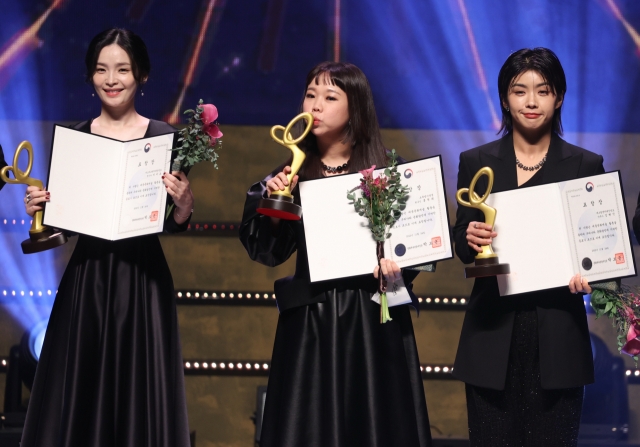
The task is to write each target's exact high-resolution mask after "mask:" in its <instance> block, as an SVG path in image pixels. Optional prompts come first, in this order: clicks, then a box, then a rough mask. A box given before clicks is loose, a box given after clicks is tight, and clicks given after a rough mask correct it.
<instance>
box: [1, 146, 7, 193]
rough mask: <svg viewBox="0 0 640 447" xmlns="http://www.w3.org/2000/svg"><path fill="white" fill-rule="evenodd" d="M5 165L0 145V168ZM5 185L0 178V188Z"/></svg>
mask: <svg viewBox="0 0 640 447" xmlns="http://www.w3.org/2000/svg"><path fill="white" fill-rule="evenodd" d="M5 166H7V162H6V161H4V153H3V152H2V146H0V169H2V168H4V167H5ZM4 185H5V183H4V182H3V181H2V179H0V189H2V187H3V186H4Z"/></svg>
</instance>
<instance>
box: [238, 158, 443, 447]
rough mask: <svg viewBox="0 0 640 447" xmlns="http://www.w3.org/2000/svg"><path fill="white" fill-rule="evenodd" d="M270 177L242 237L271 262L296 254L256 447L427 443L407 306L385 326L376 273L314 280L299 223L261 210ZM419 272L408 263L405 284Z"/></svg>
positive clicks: (249, 206) (256, 188)
mask: <svg viewBox="0 0 640 447" xmlns="http://www.w3.org/2000/svg"><path fill="white" fill-rule="evenodd" d="M280 171H281V169H278V170H276V171H274V173H272V174H271V176H273V175H274V174H276V173H278V172H280ZM271 176H269V177H267V178H266V179H264V180H263V181H262V182H259V183H256V184H255V185H253V186H252V187H251V189H250V190H249V191H248V193H247V199H246V203H245V210H244V216H243V219H242V225H241V228H240V239H241V241H242V243H243V245H244V246H245V248H246V249H247V251H248V253H249V256H250V257H251V259H253V260H256V261H258V262H261V263H262V264H265V265H268V266H274V265H278V264H280V263H282V262H284V261H286V260H287V259H288V258H289V257H290V256H291V255H292V254H293V252H294V251H296V250H297V252H298V254H297V262H296V272H295V275H294V276H293V277H288V278H283V279H281V280H278V281H276V284H275V293H276V299H277V302H278V307H279V310H280V318H279V319H278V327H277V331H276V338H275V342H274V348H273V356H272V361H271V372H270V375H269V385H268V390H267V399H266V403H265V408H264V417H263V423H262V434H261V440H260V446H261V447H275V446H277V447H294V446H295V447H299V446H305V447H328V446H331V447H347V446H348V447H352V446H358V447H368V446H371V447H374V446H375V447H390V446H398V447H414V446H415V447H426V446H429V445H431V434H430V430H429V419H428V416H427V407H426V401H425V397H424V389H423V385H422V377H421V374H420V366H419V362H418V354H417V349H416V344H415V338H414V334H413V325H412V322H411V315H410V313H409V308H408V307H407V306H397V307H392V308H391V309H390V313H391V317H392V318H393V320H392V321H390V322H387V323H385V324H380V306H379V305H378V304H376V303H374V302H372V301H371V296H372V294H373V293H375V290H376V282H375V280H374V278H373V275H366V276H358V277H352V278H347V279H343V280H339V281H327V282H324V283H321V284H311V283H310V282H309V270H308V261H307V253H306V244H305V237H304V229H303V224H302V222H301V221H298V222H290V221H280V225H279V227H278V228H277V229H276V230H275V231H274V230H273V229H272V228H271V220H270V218H269V217H266V216H261V215H259V214H257V213H256V206H257V204H258V201H259V200H260V199H261V198H262V197H263V196H264V197H266V186H265V184H266V181H267V180H268V179H269V178H271ZM328 249H330V250H334V251H335V254H336V256H340V247H328ZM372 270H373V266H372ZM416 274H417V273H416V272H409V271H405V272H404V278H405V283H406V284H410V283H411V280H413V278H414V277H415V276H416Z"/></svg>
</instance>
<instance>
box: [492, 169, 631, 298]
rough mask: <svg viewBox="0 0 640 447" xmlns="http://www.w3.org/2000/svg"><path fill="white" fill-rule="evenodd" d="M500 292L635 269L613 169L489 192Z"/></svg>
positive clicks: (611, 275) (559, 284) (594, 278)
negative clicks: (505, 270) (503, 268)
mask: <svg viewBox="0 0 640 447" xmlns="http://www.w3.org/2000/svg"><path fill="white" fill-rule="evenodd" d="M487 203H488V204H489V205H491V206H492V207H494V208H495V209H496V210H497V218H496V225H495V230H496V232H497V233H498V237H496V238H495V239H494V241H493V244H492V246H493V248H494V251H495V252H496V254H497V255H498V257H499V259H500V263H508V264H509V266H510V269H511V273H510V274H508V275H498V285H499V287H500V295H503V296H504V295H513V294H517V293H525V292H532V291H536V290H544V289H549V288H553V287H563V286H568V284H569V280H570V279H571V277H572V276H573V275H575V274H576V273H580V275H582V276H584V277H585V278H586V279H587V280H588V281H589V282H594V281H604V280H609V279H613V278H623V277H627V276H634V275H635V274H636V268H635V259H634V257H633V250H632V247H631V242H630V239H629V229H628V227H627V216H626V211H625V208H624V201H623V198H622V189H621V187H620V174H619V172H617V171H616V172H609V173H606V174H600V175H595V176H592V177H585V178H580V179H576V180H570V181H566V182H559V183H552V184H548V185H541V186H534V187H531V188H523V189H518V190H512V191H504V192H499V193H495V194H491V195H490V196H489V198H488V199H487Z"/></svg>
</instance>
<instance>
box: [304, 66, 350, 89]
mask: <svg viewBox="0 0 640 447" xmlns="http://www.w3.org/2000/svg"><path fill="white" fill-rule="evenodd" d="M317 68H318V70H317V71H316V72H315V73H313V72H312V73H310V76H309V82H307V86H308V85H310V84H311V83H312V82H313V83H314V84H315V85H320V83H322V84H323V85H335V86H337V87H339V88H340V89H341V90H342V91H344V92H346V91H347V89H346V83H345V82H344V80H343V79H342V78H343V76H341V74H343V73H340V69H339V68H338V67H317ZM314 71H315V70H314Z"/></svg>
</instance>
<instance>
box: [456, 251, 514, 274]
mask: <svg viewBox="0 0 640 447" xmlns="http://www.w3.org/2000/svg"><path fill="white" fill-rule="evenodd" d="M510 272H511V269H510V268H509V264H500V261H499V260H498V257H497V256H496V257H495V258H481V259H476V265H474V266H473V267H467V268H465V269H464V276H465V278H484V277H486V276H496V275H507V274H509V273H510Z"/></svg>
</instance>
